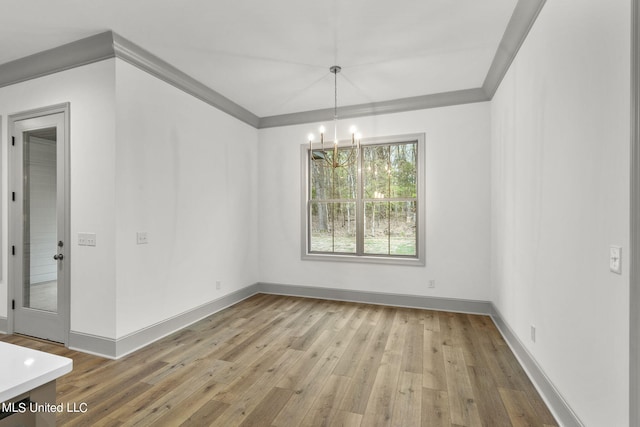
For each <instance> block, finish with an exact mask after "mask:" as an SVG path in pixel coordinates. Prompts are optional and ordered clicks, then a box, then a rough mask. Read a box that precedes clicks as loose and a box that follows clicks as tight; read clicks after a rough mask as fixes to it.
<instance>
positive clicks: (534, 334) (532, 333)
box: [531, 325, 536, 342]
mask: <svg viewBox="0 0 640 427" xmlns="http://www.w3.org/2000/svg"><path fill="white" fill-rule="evenodd" d="M531 341H532V342H536V327H535V326H533V325H531Z"/></svg>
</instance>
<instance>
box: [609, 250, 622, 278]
mask: <svg viewBox="0 0 640 427" xmlns="http://www.w3.org/2000/svg"><path fill="white" fill-rule="evenodd" d="M609 270H611V272H613V273H616V274H622V247H620V246H614V245H611V246H609Z"/></svg>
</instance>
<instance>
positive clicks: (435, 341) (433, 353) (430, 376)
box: [422, 329, 447, 390]
mask: <svg viewBox="0 0 640 427" xmlns="http://www.w3.org/2000/svg"><path fill="white" fill-rule="evenodd" d="M422 385H423V386H424V387H427V388H430V389H432V390H446V389H447V380H446V378H445V370H444V355H443V353H442V339H441V338H440V332H435V331H431V330H428V329H425V330H424V332H423V351H422Z"/></svg>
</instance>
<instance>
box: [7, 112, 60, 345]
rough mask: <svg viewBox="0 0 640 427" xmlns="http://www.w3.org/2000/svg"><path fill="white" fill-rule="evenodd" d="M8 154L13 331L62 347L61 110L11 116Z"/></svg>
mask: <svg viewBox="0 0 640 427" xmlns="http://www.w3.org/2000/svg"><path fill="white" fill-rule="evenodd" d="M11 124H12V141H11V145H10V147H9V150H10V168H11V176H12V179H11V181H10V188H9V193H10V194H9V196H10V197H9V203H10V215H11V217H10V222H11V224H10V229H11V230H10V241H9V258H10V262H9V264H10V272H9V274H10V280H11V283H12V289H13V295H12V304H11V305H12V312H13V331H14V332H16V333H21V334H25V335H30V336H34V337H38V338H43V339H46V340H50V341H56V342H60V343H64V344H67V340H68V330H69V329H68V318H69V292H68V289H69V286H68V261H69V257H68V252H69V251H68V242H67V241H66V235H67V231H68V230H67V228H68V226H67V224H68V221H67V215H68V212H67V206H66V205H67V203H66V192H67V183H66V179H67V178H66V169H65V166H66V165H65V158H66V156H65V154H66V153H65V150H66V146H67V129H66V109H65V111H63V112H58V113H55V114H46V113H44V115H39V116H37V117H28V118H23V119H20V118H19V117H14V118H13V120H12V121H11Z"/></svg>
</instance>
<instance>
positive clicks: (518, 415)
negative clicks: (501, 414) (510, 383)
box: [499, 388, 539, 427]
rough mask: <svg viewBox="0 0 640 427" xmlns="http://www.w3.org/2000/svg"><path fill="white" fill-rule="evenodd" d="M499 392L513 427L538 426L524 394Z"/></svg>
mask: <svg viewBox="0 0 640 427" xmlns="http://www.w3.org/2000/svg"><path fill="white" fill-rule="evenodd" d="M499 391H500V396H501V397H502V401H503V402H504V406H505V407H506V408H507V412H508V413H509V418H510V419H511V425H512V426H513V427H528V426H535V425H538V424H539V422H538V419H537V417H536V414H535V411H534V410H533V408H532V407H531V404H530V403H529V401H528V398H527V395H526V394H525V393H524V392H522V391H520V390H508V389H504V388H501V389H500V390H499Z"/></svg>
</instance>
